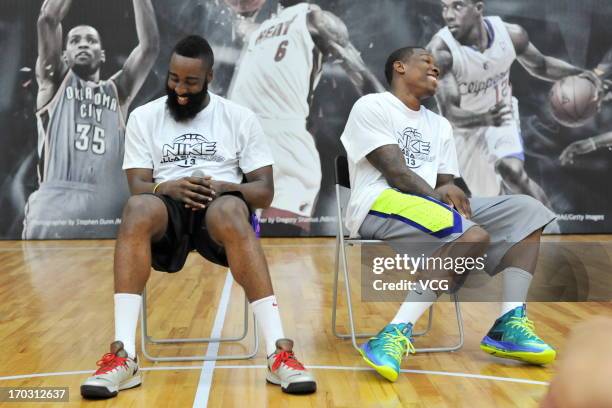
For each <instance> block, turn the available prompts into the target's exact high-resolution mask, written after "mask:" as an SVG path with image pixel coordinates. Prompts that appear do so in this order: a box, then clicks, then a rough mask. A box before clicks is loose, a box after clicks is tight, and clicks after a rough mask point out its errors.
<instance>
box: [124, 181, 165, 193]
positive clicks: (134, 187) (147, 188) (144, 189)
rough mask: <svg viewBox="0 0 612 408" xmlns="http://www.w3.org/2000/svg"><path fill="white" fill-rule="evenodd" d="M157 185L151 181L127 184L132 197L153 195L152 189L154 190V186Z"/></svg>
mask: <svg viewBox="0 0 612 408" xmlns="http://www.w3.org/2000/svg"><path fill="white" fill-rule="evenodd" d="M157 184H158V183H155V182H153V181H143V180H131V181H130V183H129V186H130V193H131V194H132V195H137V194H142V193H153V189H154V188H155V186H157ZM162 184H163V183H162ZM160 187H161V185H160Z"/></svg>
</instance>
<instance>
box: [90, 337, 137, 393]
mask: <svg viewBox="0 0 612 408" xmlns="http://www.w3.org/2000/svg"><path fill="white" fill-rule="evenodd" d="M96 364H97V365H98V367H100V368H98V371H96V372H95V373H94V375H93V376H91V377H89V378H88V379H86V380H85V382H83V384H82V385H81V395H82V396H83V398H91V399H101V398H111V397H114V396H116V395H117V394H118V393H119V391H121V390H125V389H128V388H134V387H138V386H139V385H140V384H141V383H142V377H141V376H140V373H139V372H138V361H137V359H136V358H134V359H133V360H132V359H131V358H130V357H129V356H128V354H127V352H126V351H125V350H124V349H123V343H122V342H120V341H115V342H114V343H111V346H110V353H106V354H104V355H103V356H102V359H101V360H99V361H98V362H97V363H96Z"/></svg>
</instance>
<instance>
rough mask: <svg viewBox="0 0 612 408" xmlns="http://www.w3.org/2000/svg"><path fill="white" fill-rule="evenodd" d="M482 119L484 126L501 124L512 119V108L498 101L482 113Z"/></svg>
mask: <svg viewBox="0 0 612 408" xmlns="http://www.w3.org/2000/svg"><path fill="white" fill-rule="evenodd" d="M484 119H485V123H486V126H495V127H499V126H503V125H505V124H507V123H508V122H509V121H510V120H511V119H512V109H511V108H510V106H508V105H506V104H505V103H503V102H500V103H498V104H496V105H495V106H493V107H492V108H491V109H489V111H488V112H487V113H485V114H484Z"/></svg>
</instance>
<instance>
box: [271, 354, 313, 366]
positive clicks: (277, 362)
mask: <svg viewBox="0 0 612 408" xmlns="http://www.w3.org/2000/svg"><path fill="white" fill-rule="evenodd" d="M281 364H285V365H286V366H287V367H289V368H292V369H294V370H301V371H304V370H305V368H304V366H303V365H302V363H300V362H299V361H298V359H297V358H295V355H294V354H293V351H285V350H283V351H280V352H278V353H276V357H274V363H272V367H271V368H272V371H276V370H277V369H278V368H279V367H280V366H281Z"/></svg>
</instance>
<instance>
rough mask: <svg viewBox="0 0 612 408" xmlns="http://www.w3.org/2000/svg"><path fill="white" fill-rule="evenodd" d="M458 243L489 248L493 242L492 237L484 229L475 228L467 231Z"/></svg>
mask: <svg viewBox="0 0 612 408" xmlns="http://www.w3.org/2000/svg"><path fill="white" fill-rule="evenodd" d="M458 241H460V242H466V243H474V244H478V245H479V246H480V245H483V246H488V245H489V243H490V242H491V236H490V235H489V233H488V232H487V231H485V230H484V229H483V228H481V227H479V226H475V227H472V228H470V229H468V230H467V231H465V232H464V233H463V235H462V236H461V237H460V238H459V240H458Z"/></svg>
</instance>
